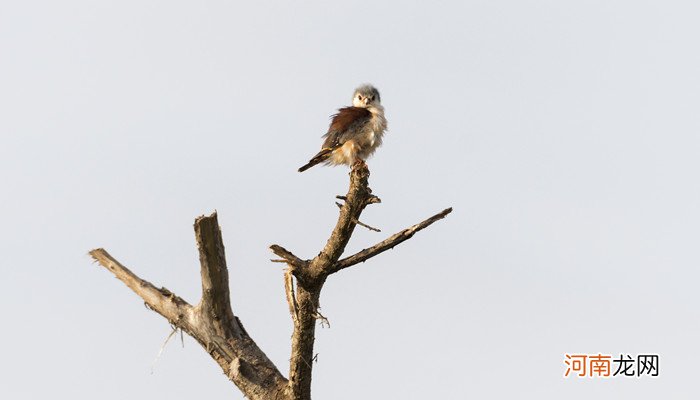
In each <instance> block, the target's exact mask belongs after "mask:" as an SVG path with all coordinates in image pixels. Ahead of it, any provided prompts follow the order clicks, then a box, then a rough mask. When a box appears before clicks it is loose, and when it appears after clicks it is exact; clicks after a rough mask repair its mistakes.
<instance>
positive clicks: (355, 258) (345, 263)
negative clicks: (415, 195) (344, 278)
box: [331, 207, 452, 273]
mask: <svg viewBox="0 0 700 400" xmlns="http://www.w3.org/2000/svg"><path fill="white" fill-rule="evenodd" d="M451 212H452V207H450V208H446V209H444V210H442V211H441V212H439V213H437V214H435V215H433V216H432V217H430V218H428V219H426V220H425V221H423V222H420V223H418V224H416V225H413V226H412V227H410V228H407V229H404V230H402V231H401V232H398V233H395V234H393V235H391V236H389V237H388V238H387V239H385V240H383V241H381V242H379V243H377V244H375V245H374V246H372V247H370V248H368V249H364V250H362V251H360V252H359V253H356V254H353V255H351V256H350V257H346V258H343V259H342V260H340V261H338V262H337V263H336V264H335V265H334V266H333V267H332V270H331V273H334V272H338V271H340V270H341V269H343V268H347V267H350V266H353V265H355V264H357V263H361V262H365V261H367V260H368V259H370V258H372V257H374V256H376V255H377V254H379V253H382V252H385V251H387V250H389V249H393V248H394V246H396V245H397V244H399V243H402V242H404V241H406V240H408V239H410V238H411V237H413V235H414V234H415V233H416V232H418V231H420V230H421V229H425V228H427V227H428V226H430V225H431V224H432V223H433V222H435V221H438V220H441V219H443V218H445V216H447V214H449V213H451Z"/></svg>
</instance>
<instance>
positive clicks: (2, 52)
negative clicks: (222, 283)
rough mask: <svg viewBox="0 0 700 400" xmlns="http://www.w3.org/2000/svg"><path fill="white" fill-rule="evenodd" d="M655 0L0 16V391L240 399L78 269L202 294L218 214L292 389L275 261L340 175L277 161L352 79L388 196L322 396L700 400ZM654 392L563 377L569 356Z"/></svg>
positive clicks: (696, 99) (670, 86) (317, 236)
mask: <svg viewBox="0 0 700 400" xmlns="http://www.w3.org/2000/svg"><path fill="white" fill-rule="evenodd" d="M696 4H697V3H695V2H691V1H688V2H673V1H658V2H645V1H626V2H625V1H612V2H611V1H586V2H573V1H527V2H524V1H498V2H497V1H460V2H451V3H450V2H444V3H443V2H432V3H431V4H429V5H428V2H405V1H402V2H398V1H397V2H378V1H371V2H339V3H336V4H332V3H329V2H320V1H318V2H296V3H292V2H286V1H284V2H282V1H280V2H231V1H208V2H173V1H147V2H144V1H110V2H108V1H100V2H95V1H63V2H56V1H9V0H4V1H2V2H0V135H1V142H0V184H1V185H0V187H1V189H0V190H1V192H0V193H1V197H0V201H1V206H0V221H2V229H0V266H1V267H2V278H1V281H0V300H1V301H2V304H3V306H4V307H3V317H2V320H3V323H2V329H0V356H1V360H2V361H0V393H2V397H3V398H5V399H44V398H60V399H95V398H99V399H127V398H129V399H147V398H154V397H153V396H157V398H162V399H193V398H208V399H226V398H234V399H236V398H242V396H241V394H240V392H238V390H237V389H236V388H235V387H234V386H233V385H232V384H231V383H230V382H228V381H227V380H226V378H225V377H224V376H223V374H222V373H221V372H220V369H219V367H218V366H217V365H216V364H215V363H214V362H213V361H212V360H211V359H210V358H209V356H208V355H207V354H206V353H205V352H204V351H203V350H202V349H201V348H200V347H199V345H197V344H196V343H195V342H194V341H193V340H191V339H189V338H186V339H185V347H184V349H183V348H182V347H181V346H180V343H179V340H178V341H174V340H173V341H171V343H170V344H169V345H168V347H167V348H166V349H165V351H164V353H163V355H162V356H161V358H160V360H159V361H158V363H157V364H156V366H155V370H154V373H153V374H151V365H152V363H153V361H154V359H155V358H156V355H157V354H158V351H159V349H160V347H161V345H162V343H163V341H164V339H165V338H166V336H167V335H168V333H169V332H170V327H169V326H168V324H167V323H166V321H165V320H164V319H163V318H161V317H160V316H158V315H157V314H154V313H153V312H150V311H148V310H146V309H145V308H144V307H143V304H142V302H141V301H140V300H139V299H138V298H137V297H136V296H135V295H134V294H133V293H131V292H130V291H129V290H128V289H127V288H126V287H125V286H124V285H122V284H121V283H120V282H118V281H117V280H115V279H114V278H113V277H112V275H111V274H109V273H108V272H107V271H105V270H103V269H102V268H100V267H98V266H96V265H94V264H92V263H91V260H90V259H89V258H88V256H87V255H86V254H87V251H88V250H90V249H92V248H95V247H105V248H106V249H108V250H109V251H110V252H111V253H112V254H113V255H114V256H115V257H116V258H117V259H119V260H120V261H122V262H123V263H124V264H126V265H127V266H129V267H131V268H132V269H133V270H134V271H135V272H137V273H138V274H140V275H141V276H142V277H144V278H146V279H149V280H151V281H152V282H154V283H155V284H156V285H159V286H160V285H163V286H166V287H167V288H168V289H170V290H172V291H174V292H176V293H178V294H179V295H181V296H182V297H184V298H185V299H187V300H189V301H191V302H195V301H197V300H198V296H199V276H198V274H199V271H198V268H199V267H198V260H197V251H196V246H195V243H194V235H193V232H192V222H193V220H194V218H195V217H196V216H198V215H201V214H204V213H210V212H211V211H213V210H214V209H216V210H218V211H219V216H220V222H221V225H222V228H223V233H224V241H225V244H226V250H227V254H228V259H229V265H230V267H231V292H232V300H233V304H234V310H235V312H236V314H237V315H238V316H240V317H241V319H242V321H243V323H244V325H245V327H246V328H247V330H248V331H249V332H250V333H251V334H252V336H253V337H254V338H255V340H256V341H257V342H258V344H259V345H260V346H261V347H262V348H263V350H264V351H265V352H266V353H267V354H268V356H269V357H270V358H271V359H272V360H273V361H274V362H275V363H276V364H277V365H278V366H279V368H280V369H281V370H282V372H283V373H284V374H285V375H286V373H287V367H288V365H287V363H288V361H287V360H288V357H289V347H290V346H289V337H290V333H291V322H290V318H289V315H288V310H287V305H286V303H285V300H284V295H283V286H282V273H281V270H282V265H280V264H272V263H270V262H269V261H268V260H269V258H271V256H272V254H271V253H270V252H269V250H268V249H267V246H268V245H269V244H272V243H279V244H281V245H284V246H286V247H288V248H289V249H292V250H294V251H295V252H296V253H297V254H298V255H300V256H302V257H305V258H310V257H312V256H314V255H315V254H316V252H317V251H318V250H319V249H320V248H321V246H322V244H323V243H324V242H325V239H326V238H327V235H328V233H329V232H330V229H331V227H332V225H333V223H334V222H335V218H336V216H337V209H336V206H335V205H334V203H333V202H334V198H333V196H335V195H336V194H341V193H344V192H345V190H346V185H347V170H346V169H345V168H315V169H312V170H310V171H308V172H306V173H304V174H299V173H297V172H296V168H297V167H299V166H300V165H301V164H303V163H304V162H306V161H307V159H308V158H309V157H310V156H311V155H312V154H313V153H314V152H315V151H317V150H318V148H319V146H320V142H321V140H320V136H321V135H322V134H323V133H324V132H325V129H326V127H327V124H328V119H327V118H328V116H329V115H330V114H332V113H333V112H334V110H335V109H336V108H338V107H340V106H343V105H347V104H349V102H350V96H351V94H352V90H353V89H354V88H355V87H356V86H357V85H358V84H361V83H364V82H371V83H373V84H375V85H376V86H377V87H378V88H379V89H380V91H381V93H382V98H383V103H384V105H385V107H386V110H387V117H388V119H389V126H390V131H389V132H388V134H387V136H386V140H385V145H384V147H383V148H381V149H380V150H379V151H378V153H377V154H376V156H375V158H373V159H371V160H370V162H369V165H370V168H371V170H372V177H371V181H370V183H371V185H372V187H373V189H374V191H375V193H376V194H378V195H379V196H380V197H381V198H382V199H383V200H384V202H383V203H382V204H381V205H378V206H372V207H370V208H369V209H368V210H367V211H366V213H365V214H364V216H363V220H364V221H365V222H367V223H369V224H371V225H374V226H378V227H380V228H382V229H383V232H382V233H379V234H378V233H374V232H369V231H366V230H364V229H361V230H359V231H358V232H357V234H356V235H355V236H354V237H353V240H352V242H351V244H350V246H349V249H348V250H349V251H356V250H359V249H361V248H363V247H364V246H367V245H370V244H373V243H374V242H376V241H379V240H381V239H383V238H384V237H385V236H387V235H389V234H391V233H393V232H394V231H397V230H399V229H402V228H404V227H406V226H408V225H411V224H413V223H416V222H418V221H420V220H422V219H423V218H425V217H428V216H430V215H432V214H434V213H435V212H438V211H440V210H442V209H443V208H445V207H447V206H453V207H454V209H455V211H454V212H453V214H452V215H450V216H449V217H448V218H447V219H445V220H443V221H440V222H439V223H437V224H435V225H433V226H431V227H430V228H429V229H428V230H426V231H423V232H420V233H419V234H418V235H417V236H416V237H414V239H412V240H411V241H409V242H407V243H404V244H402V245H401V246H400V247H398V248H396V249H394V250H393V251H391V252H388V253H385V254H382V255H380V256H378V257H376V258H374V259H372V260H371V262H368V263H366V264H363V265H359V266H357V267H354V268H352V269H351V270H347V271H344V272H342V273H340V274H338V275H337V276H333V277H332V278H331V279H330V280H329V281H328V283H327V285H326V287H325V290H324V292H323V297H322V306H323V312H324V314H325V315H326V316H327V317H328V318H329V319H330V321H331V324H332V325H331V328H330V329H319V330H318V335H317V336H318V339H317V345H316V351H317V352H318V363H317V364H316V365H315V368H314V373H315V374H314V378H313V393H314V396H315V398H317V399H341V400H342V399H438V398H439V399H467V398H477V399H511V398H545V399H562V398H567V399H590V398H610V399H612V398H615V399H662V398H663V399H682V398H698V396H699V394H700V390H699V389H698V387H697V383H696V382H697V357H698V356H700V345H699V344H698V336H700V320H699V315H698V305H699V304H700V292H699V291H698V290H697V288H696V286H697V282H698V278H699V276H698V272H697V268H698V264H699V261H700V255H699V254H698V240H699V239H700V228H698V227H699V226H700V211H699V208H698V204H700V185H699V183H698V170H700V161H698V152H699V151H700V138H699V136H698V131H699V129H700V117H699V116H698V115H699V114H698V110H699V109H700V73H699V72H700V52H699V51H698V38H699V37H700V25H699V24H698V15H699V12H700V7H698V6H696ZM574 352H581V353H589V354H590V353H597V352H602V353H609V354H610V353H613V354H614V353H620V352H623V353H629V354H632V355H636V354H639V353H658V354H659V355H660V377H658V378H656V379H652V378H649V377H645V378H641V379H637V378H624V377H616V378H612V379H608V380H603V379H575V378H574V379H568V380H567V379H563V378H562V375H563V373H564V370H565V369H564V363H563V360H564V354H565V353H574Z"/></svg>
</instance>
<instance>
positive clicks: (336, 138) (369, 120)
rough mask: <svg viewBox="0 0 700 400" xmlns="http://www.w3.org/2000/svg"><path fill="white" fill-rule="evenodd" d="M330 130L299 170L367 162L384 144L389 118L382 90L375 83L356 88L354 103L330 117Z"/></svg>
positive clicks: (353, 97)
mask: <svg viewBox="0 0 700 400" xmlns="http://www.w3.org/2000/svg"><path fill="white" fill-rule="evenodd" d="M331 118H332V119H331V125H330V127H329V128H328V132H327V133H326V134H325V135H323V137H324V138H325V140H324V141H323V145H322V146H321V151H319V152H318V153H317V154H316V155H315V156H313V158H311V160H310V161H309V162H308V163H306V164H305V165H304V166H302V167H301V168H299V172H304V171H306V170H307V169H309V168H311V167H313V166H314V165H317V164H320V163H325V164H326V165H340V164H346V165H353V164H354V163H356V162H364V160H366V159H367V158H368V157H369V156H371V155H372V154H373V153H374V151H375V150H377V147H379V146H381V144H382V137H383V136H384V131H386V126H387V123H386V118H384V107H382V104H381V99H380V97H379V91H378V90H377V89H376V88H375V87H374V86H372V85H363V86H360V87H358V88H357V89H355V93H354V94H353V96H352V107H344V108H341V109H339V110H338V113H337V114H335V115H333V116H332V117H331Z"/></svg>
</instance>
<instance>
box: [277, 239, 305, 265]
mask: <svg viewBox="0 0 700 400" xmlns="http://www.w3.org/2000/svg"><path fill="white" fill-rule="evenodd" d="M270 250H272V252H273V253H275V254H276V255H278V256H280V257H281V258H282V260H284V261H283V262H286V263H287V264H289V265H290V266H291V267H292V268H304V267H305V266H306V265H307V264H308V261H304V260H302V259H301V258H299V257H297V256H295V255H294V254H292V252H291V251H289V250H287V249H285V248H284V247H282V246H278V245H276V244H273V245H272V246H270ZM271 261H272V262H279V261H277V260H271Z"/></svg>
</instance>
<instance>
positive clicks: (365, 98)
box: [352, 85, 381, 108]
mask: <svg viewBox="0 0 700 400" xmlns="http://www.w3.org/2000/svg"><path fill="white" fill-rule="evenodd" d="M380 104H381V99H380V97H379V90H377V88H375V87H374V86H372V85H362V86H360V87H359V88H357V89H355V94H353V96H352V105H353V106H355V107H362V108H369V107H372V106H379V105H380Z"/></svg>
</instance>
